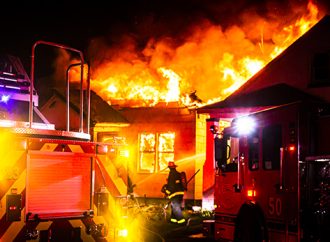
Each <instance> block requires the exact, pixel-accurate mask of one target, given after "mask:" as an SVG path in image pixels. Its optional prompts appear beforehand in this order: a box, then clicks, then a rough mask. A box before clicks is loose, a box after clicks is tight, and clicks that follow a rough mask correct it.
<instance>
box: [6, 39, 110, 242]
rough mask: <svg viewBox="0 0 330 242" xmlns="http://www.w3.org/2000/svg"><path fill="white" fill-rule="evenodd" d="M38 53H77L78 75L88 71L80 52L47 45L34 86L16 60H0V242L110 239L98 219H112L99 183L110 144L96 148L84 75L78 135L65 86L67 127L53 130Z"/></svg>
mask: <svg viewBox="0 0 330 242" xmlns="http://www.w3.org/2000/svg"><path fill="white" fill-rule="evenodd" d="M38 45H48V46H51V47H55V48H62V49H65V50H67V51H69V52H70V51H71V52H74V53H76V55H77V56H78V57H77V59H79V58H80V60H79V61H78V63H77V64H78V65H80V66H81V70H83V69H84V68H83V66H84V65H85V61H84V57H83V54H82V53H81V52H80V51H78V50H76V49H73V48H71V47H67V46H64V45H59V44H55V43H51V42H45V41H38V42H36V43H35V45H34V46H33V48H32V65H31V77H30V78H29V76H28V75H27V74H26V72H25V71H24V68H23V65H22V63H21V62H20V61H19V59H17V58H15V57H12V56H4V57H1V58H0V199H1V205H0V241H3V242H7V241H26V240H31V241H33V240H34V241H95V240H97V241H101V239H102V238H105V237H106V235H107V224H108V220H107V218H106V216H101V215H108V212H109V211H108V205H109V204H108V203H109V193H108V191H107V189H106V187H105V186H104V187H103V186H101V185H104V184H103V182H102V178H101V179H97V177H96V175H97V174H98V173H97V170H98V169H99V168H100V167H99V166H102V164H100V163H101V162H100V157H99V154H101V153H103V154H104V152H105V151H106V148H109V144H100V143H96V142H92V141H91V135H90V134H89V120H90V119H89V115H90V114H89V112H90V111H89V110H90V108H89V102H90V100H89V80H87V83H83V82H86V78H83V71H82V72H81V85H80V86H81V90H80V91H81V92H80V93H81V95H80V101H81V105H80V122H79V124H80V128H79V130H78V131H71V130H70V127H69V124H70V122H69V103H70V97H69V93H70V91H69V87H70V85H69V83H68V80H67V89H66V91H67V92H66V93H67V107H68V110H67V113H66V114H63V120H65V119H66V120H67V124H68V126H67V129H66V130H56V129H55V125H54V124H50V123H48V122H47V119H46V118H45V117H44V116H43V115H42V113H41V112H40V111H39V110H38V93H37V91H36V90H35V88H34V57H35V55H34V54H35V49H36V47H37V46H38ZM83 87H84V88H83ZM86 87H87V88H86ZM82 89H84V90H82ZM110 148H111V149H112V148H113V147H110ZM99 173H100V172H99ZM102 175H103V174H102ZM98 180H101V182H99V183H101V185H100V184H99V185H100V186H96V185H95V183H97V181H98ZM104 180H105V178H104V177H103V181H104ZM104 183H105V181H104ZM98 188H100V189H98Z"/></svg>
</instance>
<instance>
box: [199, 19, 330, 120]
mask: <svg viewBox="0 0 330 242" xmlns="http://www.w3.org/2000/svg"><path fill="white" fill-rule="evenodd" d="M329 26H330V16H329V15H326V16H325V17H323V18H322V19H321V20H320V21H319V22H318V23H317V24H316V25H314V26H313V27H312V28H311V29H310V30H309V31H308V32H307V33H305V34H304V35H303V36H301V37H300V38H299V39H298V40H296V41H295V42H294V43H293V44H292V45H290V46H289V47H288V48H287V49H286V50H284V51H283V52H282V53H281V54H280V55H279V56H277V57H276V58H275V59H273V60H272V61H271V62H269V63H268V64H267V65H266V66H265V67H264V68H263V69H261V70H260V71H259V72H258V73H257V74H255V75H254V76H253V77H251V78H250V79H249V80H248V81H247V82H246V83H245V84H243V85H242V86H241V87H240V88H239V89H238V90H236V91H235V92H234V93H232V94H231V95H230V96H229V97H227V98H226V99H225V100H223V101H220V102H217V103H213V104H210V105H206V106H203V107H200V108H199V109H198V110H197V112H198V113H210V112H212V113H215V112H217V113H221V114H224V113H237V112H246V111H248V112H251V111H258V110H261V109H263V108H265V107H270V106H276V105H282V104H286V103H290V102H294V101H302V100H312V101H321V102H324V100H322V99H321V98H318V97H316V96H315V95H314V93H313V94H311V93H312V92H311V93H310V94H309V93H307V91H309V90H308V88H306V87H302V86H299V83H300V81H301V80H300V78H299V76H298V77H294V78H296V80H295V85H291V84H290V85H288V84H289V83H290V81H292V78H293V76H292V75H291V74H292V73H284V75H282V76H281V77H282V79H281V80H278V79H276V77H275V75H274V74H275V72H276V73H277V72H278V71H279V70H281V71H282V69H283V64H282V62H283V60H284V59H285V58H286V57H287V56H292V55H295V53H296V52H295V51H297V47H299V49H298V50H300V49H303V48H306V46H308V45H309V44H310V41H311V39H315V38H319V37H320V35H321V36H322V33H324V31H325V30H327V29H329ZM292 71H297V70H292ZM282 72H283V71H282ZM274 78H275V79H274ZM297 81H298V82H297ZM284 83H287V84H284ZM229 116H230V115H229Z"/></svg>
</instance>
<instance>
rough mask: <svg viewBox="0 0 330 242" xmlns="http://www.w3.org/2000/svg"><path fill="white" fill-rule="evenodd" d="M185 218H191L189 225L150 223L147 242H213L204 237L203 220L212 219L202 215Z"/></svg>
mask: <svg viewBox="0 0 330 242" xmlns="http://www.w3.org/2000/svg"><path fill="white" fill-rule="evenodd" d="M185 217H187V218H188V217H190V222H189V224H188V225H177V224H171V223H169V222H165V221H159V222H156V223H150V224H149V226H146V228H145V231H146V233H145V234H146V236H145V242H158V241H162V242H174V241H180V242H193V241H195V242H202V241H209V242H211V241H213V240H212V239H211V238H208V237H206V236H204V235H203V220H204V219H210V218H208V217H204V216H202V215H201V214H192V213H189V212H188V213H187V212H186V213H185Z"/></svg>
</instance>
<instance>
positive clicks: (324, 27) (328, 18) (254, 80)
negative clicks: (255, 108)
mask: <svg viewBox="0 0 330 242" xmlns="http://www.w3.org/2000/svg"><path fill="white" fill-rule="evenodd" d="M329 27H330V15H325V16H324V17H323V18H322V19H321V20H320V21H319V22H318V23H316V24H315V25H314V26H313V27H312V28H311V29H310V30H309V31H307V32H306V33H305V34H304V35H302V36H301V37H300V38H298V39H297V40H296V41H295V42H294V43H292V44H291V45H290V46H289V47H288V48H286V49H285V50H284V51H283V52H282V53H281V54H280V55H278V56H277V57H276V58H274V59H273V60H272V61H270V62H269V63H268V64H267V65H266V66H265V67H264V68H262V69H261V70H260V71H259V72H258V73H256V74H255V75H254V76H252V77H251V78H250V79H249V80H248V81H247V82H245V83H244V84H243V85H242V86H241V87H240V88H239V89H238V90H236V91H235V92H234V93H233V94H232V95H240V94H242V93H246V92H249V91H251V90H256V89H258V88H262V87H265V86H270V85H272V83H271V82H270V80H268V78H267V75H271V73H268V72H269V71H270V70H275V66H277V65H281V64H280V63H281V61H282V59H284V58H286V56H288V55H290V54H294V51H296V49H297V47H298V46H304V47H305V48H310V46H309V45H310V39H313V38H314V39H315V38H321V36H323V35H324V32H325V31H326V32H327V31H329ZM297 61H298V60H297ZM265 77H266V78H265Z"/></svg>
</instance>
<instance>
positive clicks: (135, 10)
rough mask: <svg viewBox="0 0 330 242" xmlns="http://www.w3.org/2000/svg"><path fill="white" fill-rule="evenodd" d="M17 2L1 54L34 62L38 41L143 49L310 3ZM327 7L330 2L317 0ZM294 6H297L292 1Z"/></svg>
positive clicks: (2, 16)
mask: <svg viewBox="0 0 330 242" xmlns="http://www.w3.org/2000/svg"><path fill="white" fill-rule="evenodd" d="M27 2H28V3H20V1H14V2H11V3H10V4H6V5H2V6H1V13H0V23H1V34H0V36H1V37H0V53H8V54H12V55H17V56H19V57H20V58H21V59H22V61H23V63H24V64H28V62H29V61H30V59H29V58H30V55H31V47H32V45H33V43H34V42H35V41H37V40H45V41H51V42H56V43H61V44H65V45H68V46H71V47H73V48H76V49H79V50H82V51H84V52H86V51H87V48H88V46H89V44H90V41H91V39H92V38H95V37H99V36H102V37H103V38H104V39H105V40H106V41H107V43H108V44H109V45H110V46H111V45H112V44H115V43H117V42H120V41H121V36H123V35H127V34H129V35H131V36H134V38H135V39H136V40H137V42H138V43H141V47H143V46H144V45H145V43H146V41H147V40H148V39H150V38H151V37H153V38H158V37H164V36H171V37H173V36H174V37H175V38H177V39H178V40H180V38H181V37H182V36H181V35H182V33H183V32H184V30H186V29H188V28H189V26H192V25H194V24H197V23H198V22H199V21H200V20H201V19H208V20H210V21H212V22H214V23H219V24H221V26H224V27H225V26H226V25H230V24H232V23H234V22H235V21H238V18H237V16H239V14H240V13H241V12H243V11H246V10H247V9H252V8H253V9H255V11H256V12H257V13H258V14H260V15H269V16H271V17H274V16H275V17H276V16H278V17H279V18H280V17H281V16H282V15H283V14H284V13H285V12H287V11H289V10H288V9H289V8H290V6H291V5H292V4H291V3H292V2H293V3H294V4H297V5H299V4H300V5H306V3H307V0H291V1H288V0H280V1H278V0H268V1H265V0H253V1H248V0H237V1H233V0H221V1H220V0H218V1H217V0H167V1H165V0H163V1H162V0H135V1H134V0H117V1H113V0H108V1H106V0H102V1H100V0H92V1H89V2H88V3H86V2H80V1H70V2H69V3H64V2H61V1H54V0H53V1H34V0H31V1H27ZM316 2H317V4H318V5H320V6H322V7H323V8H324V9H325V11H328V10H329V9H330V8H329V7H327V5H329V4H328V3H327V2H329V1H328V0H319V1H316ZM290 4H291V5H290Z"/></svg>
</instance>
